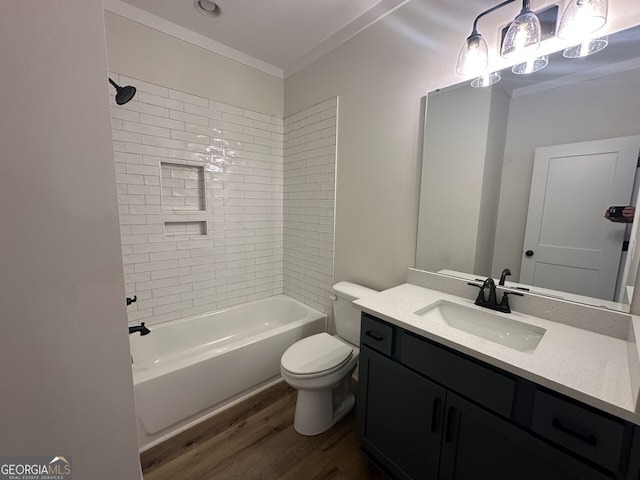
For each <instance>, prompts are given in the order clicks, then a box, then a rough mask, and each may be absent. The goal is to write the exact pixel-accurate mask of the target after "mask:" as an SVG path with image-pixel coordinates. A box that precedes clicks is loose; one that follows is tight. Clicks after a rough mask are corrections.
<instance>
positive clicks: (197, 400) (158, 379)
mask: <svg viewBox="0 0 640 480" xmlns="http://www.w3.org/2000/svg"><path fill="white" fill-rule="evenodd" d="M150 329H151V333H150V334H149V335H145V336H140V335H137V334H134V335H130V336H129V340H130V345H131V357H132V361H133V363H132V369H133V384H134V395H135V403H136V420H137V424H138V443H139V447H140V450H141V451H143V450H146V449H148V448H150V447H152V446H154V445H156V444H158V443H160V442H162V441H164V440H166V439H167V438H169V437H171V436H173V435H175V434H177V433H179V432H181V431H183V430H185V429H187V428H189V427H191V426H193V425H195V424H196V423H198V422H200V421H202V420H205V419H206V418H208V417H210V416H212V415H215V414H216V413H218V412H220V411H222V410H224V409H225V408H227V407H228V406H230V405H232V404H234V403H236V402H238V401H240V400H243V399H244V398H247V397H249V396H250V395H252V394H254V393H257V392H258V391H260V390H261V389H262V388H266V387H268V386H269V385H272V384H274V383H275V382H276V381H278V380H279V379H280V357H282V354H283V353H284V351H285V350H286V349H287V348H288V347H289V346H290V345H292V344H293V343H295V342H297V341H298V340H300V339H301V338H304V337H307V336H309V335H313V334H315V333H320V332H323V331H325V330H326V316H325V315H324V314H323V313H320V312H318V311H317V310H314V309H312V308H310V307H307V306H306V305H304V304H302V303H300V302H298V301H296V300H294V299H292V298H290V297H287V296H284V295H280V296H276V297H270V298H266V299H263V300H257V301H254V302H250V303H245V304H243V305H238V306H235V307H231V308H228V309H225V310H220V311H216V312H212V313H207V314H203V315H197V316H193V317H189V318H183V319H180V320H174V321H171V322H165V323H161V324H158V325H155V326H151V327H150Z"/></svg>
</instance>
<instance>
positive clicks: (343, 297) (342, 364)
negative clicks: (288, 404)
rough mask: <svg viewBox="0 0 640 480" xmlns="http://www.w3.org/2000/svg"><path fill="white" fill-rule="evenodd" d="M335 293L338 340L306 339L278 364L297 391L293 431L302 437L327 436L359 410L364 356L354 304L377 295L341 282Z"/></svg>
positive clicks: (323, 336) (325, 335)
mask: <svg viewBox="0 0 640 480" xmlns="http://www.w3.org/2000/svg"><path fill="white" fill-rule="evenodd" d="M333 293H334V299H333V302H334V315H335V323H336V331H337V335H335V336H331V335H329V334H328V333H319V334H317V335H312V336H310V337H306V338H303V339H302V340H300V341H298V342H296V343H295V344H293V345H292V346H291V347H289V348H288V349H287V351H285V353H284V354H283V355H282V359H281V361H280V372H281V374H282V378H283V380H284V381H285V382H287V383H288V384H289V385H290V386H292V387H293V388H295V389H297V390H298V397H297V400H296V411H295V418H294V423H293V427H294V429H295V430H296V431H297V432H298V433H300V434H302V435H309V436H311V435H318V434H319V433H322V432H324V431H326V430H328V429H329V428H331V427H332V426H333V425H334V424H335V423H337V422H338V421H340V419H342V417H344V416H345V415H346V414H347V413H348V412H349V411H350V410H351V409H352V408H353V405H354V404H355V397H354V395H353V392H352V391H351V390H352V388H351V377H352V375H353V372H354V370H355V369H356V366H357V363H358V358H359V356H360V350H359V348H358V344H359V341H360V311H359V310H357V309H356V308H354V307H353V306H352V305H351V302H352V301H353V300H356V299H358V298H361V297H363V296H365V295H369V294H372V293H376V291H375V290H371V289H369V288H366V287H362V286H360V285H356V284H353V283H349V282H340V283H337V284H336V285H334V287H333Z"/></svg>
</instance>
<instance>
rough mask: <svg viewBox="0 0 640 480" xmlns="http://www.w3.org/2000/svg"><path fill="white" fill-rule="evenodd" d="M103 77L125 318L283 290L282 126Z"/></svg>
mask: <svg viewBox="0 0 640 480" xmlns="http://www.w3.org/2000/svg"><path fill="white" fill-rule="evenodd" d="M110 75H111V78H113V80H114V81H116V82H118V83H119V84H121V85H129V84H130V85H134V86H135V87H136V88H137V90H138V91H137V94H136V96H135V97H134V99H133V100H132V101H131V102H129V103H127V104H125V105H121V106H118V105H116V104H115V102H114V101H113V95H111V102H112V108H111V113H112V128H113V139H114V157H115V162H116V175H117V178H116V184H117V190H118V204H119V211H120V228H121V237H122V253H123V261H124V269H125V285H126V294H127V296H128V297H132V296H134V295H136V296H137V299H138V301H137V302H136V303H133V304H132V305H131V306H129V307H128V313H129V321H130V322H139V321H146V322H149V324H153V323H159V322H163V321H168V320H173V319H177V318H181V317H185V316H189V315H194V314H199V313H204V312H208V311H212V310H217V309H221V308H224V307H227V306H231V305H235V304H239V303H244V302H247V301H251V300H255V299H258V298H263V297H268V296H272V295H277V294H280V293H282V292H283V215H284V213H283V182H284V177H283V119H282V118H278V117H275V116H269V115H264V114H262V113H258V112H254V111H251V110H247V109H243V108H238V107H235V106H232V105H226V104H223V103H220V102H216V101H213V100H210V99H206V98H202V97H197V96H194V95H190V94H186V93H183V92H179V91H176V90H172V89H170V88H166V87H163V86H159V85H154V84H150V83H147V82H144V81H141V80H138V79H133V78H127V77H125V76H121V75H118V74H116V73H111V74H110ZM110 93H112V92H110ZM123 301H124V299H123Z"/></svg>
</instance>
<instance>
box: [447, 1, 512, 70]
mask: <svg viewBox="0 0 640 480" xmlns="http://www.w3.org/2000/svg"><path fill="white" fill-rule="evenodd" d="M513 2H515V0H506V1H504V2H502V3H500V4H498V5H496V6H495V7H491V8H489V9H487V10H485V11H484V12H482V13H481V14H480V15H478V16H477V17H476V19H475V20H474V21H473V28H472V30H471V35H469V36H468V37H467V39H466V40H465V42H464V44H463V45H462V48H461V49H460V53H459V54H458V62H457V65H456V71H457V72H458V73H459V74H460V75H480V74H482V72H484V70H485V69H486V68H487V65H489V53H488V49H487V42H486V41H485V39H484V38H483V37H482V35H481V34H480V33H478V20H480V18H482V17H484V16H485V15H487V14H488V13H491V12H493V11H495V10H497V9H499V8H502V7H504V6H505V5H508V4H509V3H513Z"/></svg>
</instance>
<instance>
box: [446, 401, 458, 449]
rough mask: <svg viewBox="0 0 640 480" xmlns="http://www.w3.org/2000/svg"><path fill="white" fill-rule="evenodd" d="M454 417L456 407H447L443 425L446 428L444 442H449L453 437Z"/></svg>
mask: <svg viewBox="0 0 640 480" xmlns="http://www.w3.org/2000/svg"><path fill="white" fill-rule="evenodd" d="M455 418H456V409H455V408H454V407H449V410H447V425H446V427H445V429H446V431H445V436H444V441H445V443H450V442H451V440H452V439H453V431H454V428H455V427H454V424H455Z"/></svg>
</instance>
